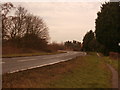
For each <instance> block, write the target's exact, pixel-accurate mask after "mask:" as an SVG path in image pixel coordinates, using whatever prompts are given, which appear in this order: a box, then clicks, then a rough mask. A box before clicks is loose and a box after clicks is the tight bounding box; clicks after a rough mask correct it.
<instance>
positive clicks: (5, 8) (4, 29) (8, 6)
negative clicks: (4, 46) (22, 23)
mask: <svg viewBox="0 0 120 90" xmlns="http://www.w3.org/2000/svg"><path fill="white" fill-rule="evenodd" d="M0 8H1V10H0V14H1V15H2V39H3V40H4V39H5V38H6V37H7V30H8V29H7V28H8V27H9V26H8V24H7V23H8V21H7V14H8V13H9V12H10V10H11V9H12V8H14V6H13V4H12V3H5V4H1V5H0Z"/></svg>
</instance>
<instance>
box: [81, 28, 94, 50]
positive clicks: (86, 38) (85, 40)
mask: <svg viewBox="0 0 120 90" xmlns="http://www.w3.org/2000/svg"><path fill="white" fill-rule="evenodd" d="M94 38H95V37H94V32H93V31H92V30H90V31H89V32H87V33H86V35H85V36H84V38H83V46H82V50H83V51H92V47H93V46H92V45H91V46H90V42H91V41H92V40H93V39H94Z"/></svg>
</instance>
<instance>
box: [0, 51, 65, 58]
mask: <svg viewBox="0 0 120 90" xmlns="http://www.w3.org/2000/svg"><path fill="white" fill-rule="evenodd" d="M60 53H66V52H53V53H47V52H38V53H21V54H7V55H2V58H12V57H26V56H39V55H54V54H60Z"/></svg>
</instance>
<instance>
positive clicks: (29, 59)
mask: <svg viewBox="0 0 120 90" xmlns="http://www.w3.org/2000/svg"><path fill="white" fill-rule="evenodd" d="M33 60H36V59H27V60H18V62H26V61H33Z"/></svg>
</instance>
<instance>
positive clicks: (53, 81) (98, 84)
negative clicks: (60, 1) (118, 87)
mask: <svg viewBox="0 0 120 90" xmlns="http://www.w3.org/2000/svg"><path fill="white" fill-rule="evenodd" d="M111 76H112V75H111V72H110V70H109V69H108V67H107V66H106V64H105V62H103V60H101V58H99V57H98V56H97V55H87V56H80V57H77V58H75V59H72V60H69V61H65V62H61V63H58V64H54V65H48V66H44V67H41V68H36V69H31V70H26V71H21V72H17V73H12V74H4V75H3V77H2V85H3V88H111V86H112V85H111V82H110V80H111Z"/></svg>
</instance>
